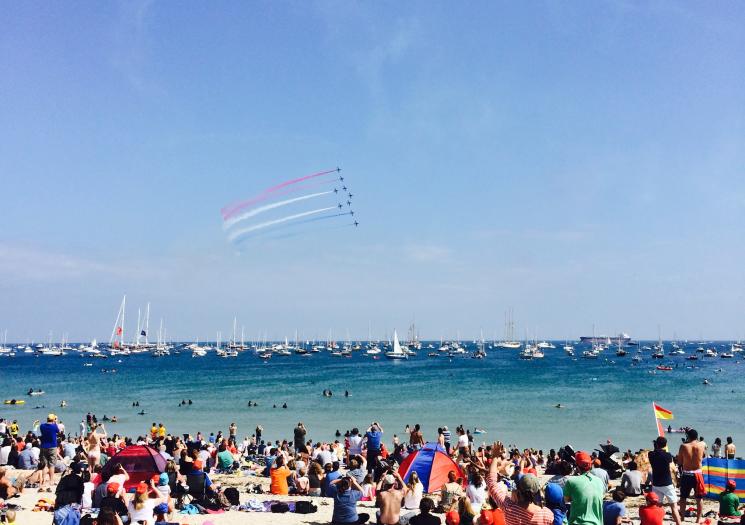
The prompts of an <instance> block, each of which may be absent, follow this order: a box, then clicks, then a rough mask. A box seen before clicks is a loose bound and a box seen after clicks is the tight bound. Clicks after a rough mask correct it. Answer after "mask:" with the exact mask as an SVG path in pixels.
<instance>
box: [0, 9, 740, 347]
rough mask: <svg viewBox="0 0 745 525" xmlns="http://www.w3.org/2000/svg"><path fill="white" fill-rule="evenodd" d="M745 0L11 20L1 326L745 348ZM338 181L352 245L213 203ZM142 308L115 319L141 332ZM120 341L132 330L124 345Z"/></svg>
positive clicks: (171, 12) (343, 232)
mask: <svg viewBox="0 0 745 525" xmlns="http://www.w3.org/2000/svg"><path fill="white" fill-rule="evenodd" d="M744 25H745V6H744V5H743V4H742V3H739V2H717V3H716V4H707V5H704V4H701V3H694V2H672V1H671V2H664V1H652V2H634V1H626V0H624V1H620V0H619V1H609V2H582V1H580V2H532V3H527V4H526V3H521V2H511V3H509V2H469V3H466V4H461V5H457V6H455V5H453V4H448V3H445V2H440V3H436V2H435V3H433V2H406V3H401V2H344V1H338V2H331V1H330V2H210V3H201V2H181V3H178V4H176V3H172V2H163V3H161V2H121V3H117V2H105V3H100V2H76V3H51V4H50V3H42V2H15V3H11V4H7V5H6V6H5V8H4V10H3V14H2V15H0V94H1V96H0V183H1V185H2V202H1V204H2V207H1V209H0V328H3V327H7V328H8V330H9V338H10V339H14V340H25V339H27V338H28V339H36V340H39V339H45V338H46V337H47V334H48V333H49V331H50V330H51V331H53V333H54V334H55V337H59V335H60V334H61V333H63V332H68V333H69V334H70V338H71V339H87V338H90V337H98V338H99V339H100V338H104V339H107V337H108V334H109V333H110V331H111V326H112V324H113V322H114V317H115V315H116V311H117V308H118V304H119V302H120V300H121V296H122V295H123V294H124V293H126V294H127V295H128V302H129V304H130V305H133V306H134V307H136V306H137V305H143V306H144V304H145V303H146V302H147V301H150V302H151V303H152V312H153V313H152V315H153V319H154V320H155V321H156V322H157V320H158V319H159V318H160V317H161V316H162V317H164V318H165V320H166V325H167V327H168V330H169V333H170V334H171V335H172V336H173V337H175V338H177V339H193V338H196V337H199V338H201V339H205V338H207V337H211V338H214V334H215V332H216V331H217V330H222V331H223V332H228V331H229V329H230V327H231V325H232V319H233V316H234V315H236V316H238V319H239V323H240V324H244V325H245V326H246V332H247V333H248V334H250V335H251V336H252V337H255V336H256V334H258V333H264V332H266V333H267V334H268V336H269V337H270V338H274V337H276V338H279V337H284V335H286V334H287V335H292V334H293V333H294V330H295V329H296V328H297V329H299V330H301V331H302V332H303V333H304V334H305V335H306V336H307V337H314V336H315V335H316V334H318V335H320V336H325V334H327V332H328V330H329V329H333V331H334V334H335V335H336V336H338V337H339V338H343V337H345V335H346V331H347V330H349V331H350V332H351V334H352V336H357V335H360V336H361V335H366V334H367V330H368V322H369V323H371V325H372V328H373V331H374V333H375V334H376V335H381V336H382V335H383V334H384V333H385V332H387V331H388V332H389V331H392V329H393V328H398V329H399V331H405V329H406V326H407V325H408V324H409V322H410V321H411V319H412V318H413V317H414V316H415V317H416V320H417V321H418V324H419V326H420V327H421V330H422V333H423V335H424V336H427V337H432V338H439V337H440V336H441V335H444V336H445V337H454V336H455V334H456V331H457V330H459V331H460V333H461V335H462V336H464V337H471V336H474V335H476V334H477V333H478V331H479V329H480V328H481V327H483V328H484V330H485V333H486V335H488V336H491V335H492V334H493V333H494V331H495V330H496V331H497V333H498V335H500V336H501V332H502V319H503V312H504V310H505V309H506V308H513V309H514V310H515V318H516V321H517V323H518V327H519V328H518V330H519V332H520V335H521V336H522V335H523V334H524V331H525V330H526V329H528V330H529V331H530V333H531V334H533V333H535V334H537V336H538V337H556V338H565V337H577V336H579V335H581V334H586V333H589V332H590V331H591V330H592V326H593V324H594V325H595V326H596V327H597V330H598V331H599V332H600V331H602V332H610V333H615V332H617V331H620V330H624V331H628V332H629V333H631V334H632V335H634V336H638V337H656V335H657V326H658V325H661V326H662V332H663V336H665V337H672V336H673V333H675V334H676V335H677V336H679V337H690V338H697V337H700V336H703V337H710V338H713V337H722V338H725V337H728V338H730V337H731V338H739V337H743V336H745V273H744V272H743V271H742V267H743V260H745V259H744V258H745V247H744V245H743V238H744V236H743V226H745V219H744V217H745V214H744V212H745V174H744V173H743V170H744V169H745V148H744V147H743V145H745V58H743V57H745V32H743V31H742V27H743V26H744ZM337 165H338V166H341V167H342V168H343V169H344V172H345V173H346V175H347V177H348V181H349V182H350V186H351V188H352V190H353V191H354V193H355V201H356V203H355V210H356V212H357V216H358V217H359V218H360V222H361V225H360V227H359V228H358V229H356V230H354V229H351V228H350V229H338V230H322V229H320V228H319V229H318V230H312V231H309V232H308V233H307V234H305V235H300V236H296V237H292V238H286V239H276V240H273V241H266V242H262V243H250V244H249V245H248V246H245V247H244V249H243V250H242V251H241V252H240V253H237V252H236V250H235V249H233V248H232V247H231V246H230V245H229V244H228V243H227V242H226V240H225V236H224V235H223V233H222V231H221V229H220V215H219V210H220V208H221V207H222V206H224V205H226V204H229V203H231V202H233V201H235V200H240V199H243V198H248V197H250V196H252V195H254V194H256V193H258V192H259V191H261V190H262V189H264V188H265V187H268V186H271V185H273V184H275V183H277V182H281V181H283V180H285V179H289V178H293V177H297V176H302V175H305V174H308V173H312V172H314V171H317V170H321V169H325V168H329V167H334V166H337ZM132 314H133V313H132V309H131V308H130V310H129V313H128V315H129V316H130V319H131V318H132ZM132 328H133V327H130V330H132Z"/></svg>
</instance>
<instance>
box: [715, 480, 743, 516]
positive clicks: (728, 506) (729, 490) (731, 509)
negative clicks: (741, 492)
mask: <svg viewBox="0 0 745 525" xmlns="http://www.w3.org/2000/svg"><path fill="white" fill-rule="evenodd" d="M736 488H737V484H736V483H735V480H734V479H730V480H728V481H727V485H726V486H725V488H724V492H722V493H721V494H720V495H719V517H721V518H727V517H733V516H742V512H741V511H740V498H738V497H737V494H735V489H736Z"/></svg>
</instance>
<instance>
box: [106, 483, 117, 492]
mask: <svg viewBox="0 0 745 525" xmlns="http://www.w3.org/2000/svg"><path fill="white" fill-rule="evenodd" d="M106 492H108V493H109V494H116V493H117V492H119V483H116V482H111V483H109V484H108V485H106Z"/></svg>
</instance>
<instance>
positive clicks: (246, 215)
mask: <svg viewBox="0 0 745 525" xmlns="http://www.w3.org/2000/svg"><path fill="white" fill-rule="evenodd" d="M329 193H333V191H331V190H330V191H322V192H319V193H310V194H308V195H301V196H300V197H293V198H292V199H287V200H284V201H279V202H273V203H271V204H267V205H266V206H260V207H258V208H254V209H253V210H250V211H247V212H246V213H242V214H240V215H237V216H235V217H231V218H230V219H227V220H226V221H224V222H223V224H222V229H223V230H228V229H230V228H232V227H233V226H235V225H236V224H238V223H239V222H242V221H244V220H246V219H249V218H251V217H254V216H256V215H258V214H260V213H263V212H265V211H269V210H273V209H275V208H280V207H282V206H287V205H288V204H292V203H293V202H300V201H304V200H308V199H312V198H314V197H320V196H322V195H328V194H329Z"/></svg>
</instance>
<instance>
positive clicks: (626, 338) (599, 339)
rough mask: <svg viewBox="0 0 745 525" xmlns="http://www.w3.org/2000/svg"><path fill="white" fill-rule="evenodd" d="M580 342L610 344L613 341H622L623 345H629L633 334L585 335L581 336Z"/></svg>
mask: <svg viewBox="0 0 745 525" xmlns="http://www.w3.org/2000/svg"><path fill="white" fill-rule="evenodd" d="M579 342H580V343H590V344H594V345H595V344H605V345H609V344H611V343H621V344H622V345H627V344H629V343H630V342H631V336H630V335H629V334H623V333H621V334H618V335H616V336H614V337H609V336H607V335H597V336H595V335H583V336H582V337H580V338H579Z"/></svg>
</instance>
